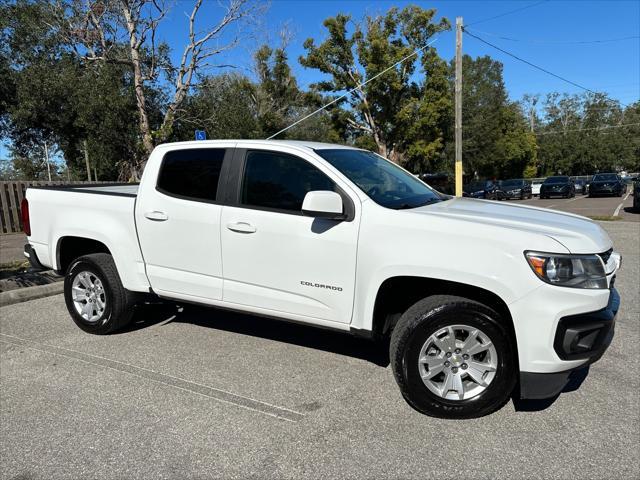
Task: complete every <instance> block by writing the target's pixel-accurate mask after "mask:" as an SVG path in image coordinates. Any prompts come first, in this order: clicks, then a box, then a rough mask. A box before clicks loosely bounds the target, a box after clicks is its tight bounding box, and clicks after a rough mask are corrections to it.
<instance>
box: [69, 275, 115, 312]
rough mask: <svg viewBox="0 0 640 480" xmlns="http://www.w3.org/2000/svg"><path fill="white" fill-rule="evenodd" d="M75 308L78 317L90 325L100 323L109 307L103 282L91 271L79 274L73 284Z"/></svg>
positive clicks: (72, 291) (72, 292)
mask: <svg viewBox="0 0 640 480" xmlns="http://www.w3.org/2000/svg"><path fill="white" fill-rule="evenodd" d="M71 295H72V298H73V306H74V307H75V309H76V312H77V313H78V315H80V316H81V317H82V319H83V320H85V321H86V322H89V323H96V322H98V321H99V320H100V319H101V318H102V316H103V315H104V312H105V309H106V307H107V295H106V293H105V291H104V287H103V285H102V280H100V278H98V276H97V275H96V274H95V273H93V272H89V271H83V272H80V273H78V274H77V275H76V276H75V277H74V278H73V282H72V283H71Z"/></svg>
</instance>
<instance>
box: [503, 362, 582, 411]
mask: <svg viewBox="0 0 640 480" xmlns="http://www.w3.org/2000/svg"><path fill="white" fill-rule="evenodd" d="M588 375H589V366H586V367H584V368H581V369H580V370H575V371H574V372H572V373H571V375H569V380H568V382H567V384H566V385H565V387H564V388H563V389H562V391H561V392H560V394H558V395H556V396H555V397H551V398H545V399H541V400H523V399H521V398H520V397H519V395H518V393H519V392H518V391H517V389H516V392H515V395H514V396H513V397H511V401H512V402H513V406H514V408H515V409H516V412H539V411H541V410H545V409H547V408H549V407H550V406H551V405H553V404H554V403H555V401H556V400H557V399H558V398H560V395H562V394H563V393H569V392H575V391H576V390H578V389H579V388H580V385H582V383H583V382H584V381H585V380H586V378H587V376H588Z"/></svg>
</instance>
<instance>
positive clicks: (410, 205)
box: [396, 198, 441, 210]
mask: <svg viewBox="0 0 640 480" xmlns="http://www.w3.org/2000/svg"><path fill="white" fill-rule="evenodd" d="M440 201H441V200H440V199H439V198H431V199H429V200H427V201H426V202H423V203H415V204H413V203H403V204H402V205H400V206H398V207H396V210H407V209H410V208H418V207H424V206H425V205H429V204H431V203H437V202H440Z"/></svg>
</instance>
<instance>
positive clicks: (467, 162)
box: [447, 55, 537, 178]
mask: <svg viewBox="0 0 640 480" xmlns="http://www.w3.org/2000/svg"><path fill="white" fill-rule="evenodd" d="M454 68H455V65H454V63H453V62H452V63H451V66H450V76H451V79H450V82H451V86H450V88H451V89H453V79H454ZM462 72H463V74H462V136H463V138H462V163H463V167H464V171H465V174H466V175H467V176H469V177H480V178H521V177H523V176H524V174H525V169H527V168H528V169H529V170H528V172H529V173H530V172H531V171H532V170H533V169H535V168H536V156H537V146H536V139H535V136H534V135H532V134H531V133H530V132H529V131H528V127H527V125H526V121H525V118H524V115H523V114H522V112H521V110H520V109H519V108H518V106H517V105H515V104H513V103H512V102H510V101H509V99H508V95H507V91H506V88H505V86H504V80H503V77H502V64H501V63H500V62H498V61H496V60H493V59H492V58H490V57H488V56H483V57H478V58H475V59H474V58H472V57H470V56H468V55H464V56H463V57H462ZM448 140H449V142H448V147H449V148H447V158H448V159H449V162H448V163H449V164H450V165H453V158H454V150H453V147H454V139H453V130H449V137H448Z"/></svg>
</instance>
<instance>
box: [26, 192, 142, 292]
mask: <svg viewBox="0 0 640 480" xmlns="http://www.w3.org/2000/svg"><path fill="white" fill-rule="evenodd" d="M137 194H138V185H137V184H133V183H103V184H94V185H91V184H72V185H63V186H38V187H29V188H28V189H27V193H26V197H27V200H28V202H29V215H30V217H31V235H30V236H29V237H28V241H29V244H30V245H31V246H32V248H33V249H34V250H35V251H36V254H37V256H38V259H39V260H40V263H41V264H42V265H44V266H45V267H49V268H53V269H56V270H57V269H60V258H62V257H64V252H62V253H61V251H62V249H63V248H64V245H65V243H64V242H63V240H64V239H67V238H70V237H73V238H80V239H89V240H91V241H94V242H100V243H102V244H103V245H104V246H105V247H106V249H107V250H108V251H109V252H110V253H111V254H112V255H113V257H114V261H115V262H116V267H117V268H118V272H119V273H120V276H121V280H122V283H123V284H124V285H125V287H126V288H127V289H129V290H132V291H145V290H146V291H148V287H149V285H148V281H147V279H146V275H145V273H144V272H145V270H144V263H143V260H142V254H141V252H140V246H139V244H138V235H137V233H136V226H135V219H134V214H135V212H134V210H135V203H136V197H137ZM69 248H77V247H76V246H72V247H69Z"/></svg>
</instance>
